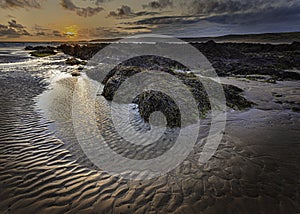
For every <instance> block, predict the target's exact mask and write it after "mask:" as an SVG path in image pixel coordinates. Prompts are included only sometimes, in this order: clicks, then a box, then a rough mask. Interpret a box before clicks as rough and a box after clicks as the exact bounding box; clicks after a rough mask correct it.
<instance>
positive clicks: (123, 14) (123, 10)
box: [108, 5, 159, 19]
mask: <svg viewBox="0 0 300 214" xmlns="http://www.w3.org/2000/svg"><path fill="white" fill-rule="evenodd" d="M156 14H159V13H157V12H148V11H140V12H134V11H133V10H132V9H131V7H129V6H127V5H122V7H120V8H118V9H117V10H116V11H111V12H110V13H109V15H108V16H109V17H116V18H119V19H128V18H133V17H138V16H147V15H156Z"/></svg>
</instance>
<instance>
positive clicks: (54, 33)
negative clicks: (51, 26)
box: [52, 30, 63, 37]
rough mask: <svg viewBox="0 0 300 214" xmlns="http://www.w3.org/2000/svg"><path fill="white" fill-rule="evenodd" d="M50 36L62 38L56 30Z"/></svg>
mask: <svg viewBox="0 0 300 214" xmlns="http://www.w3.org/2000/svg"><path fill="white" fill-rule="evenodd" d="M52 35H53V36H55V37H63V35H62V34H61V33H60V32H59V31H58V30H54V31H52Z"/></svg>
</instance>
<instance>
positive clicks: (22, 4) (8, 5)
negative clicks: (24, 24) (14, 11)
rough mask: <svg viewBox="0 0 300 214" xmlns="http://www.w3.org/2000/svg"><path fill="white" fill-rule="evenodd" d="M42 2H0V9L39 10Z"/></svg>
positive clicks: (22, 0) (3, 0) (34, 0)
mask: <svg viewBox="0 0 300 214" xmlns="http://www.w3.org/2000/svg"><path fill="white" fill-rule="evenodd" d="M42 1H43V0H0V8H3V9H7V8H41V2H42Z"/></svg>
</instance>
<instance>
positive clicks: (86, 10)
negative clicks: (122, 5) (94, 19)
mask: <svg viewBox="0 0 300 214" xmlns="http://www.w3.org/2000/svg"><path fill="white" fill-rule="evenodd" d="M61 5H62V7H63V8H65V9H66V10H70V11H74V12H76V14H77V15H78V16H82V17H90V16H94V15H96V14H98V13H99V12H101V11H102V10H104V9H103V8H102V7H99V6H97V7H78V6H76V5H75V4H74V3H73V2H72V1H71V0H62V2H61Z"/></svg>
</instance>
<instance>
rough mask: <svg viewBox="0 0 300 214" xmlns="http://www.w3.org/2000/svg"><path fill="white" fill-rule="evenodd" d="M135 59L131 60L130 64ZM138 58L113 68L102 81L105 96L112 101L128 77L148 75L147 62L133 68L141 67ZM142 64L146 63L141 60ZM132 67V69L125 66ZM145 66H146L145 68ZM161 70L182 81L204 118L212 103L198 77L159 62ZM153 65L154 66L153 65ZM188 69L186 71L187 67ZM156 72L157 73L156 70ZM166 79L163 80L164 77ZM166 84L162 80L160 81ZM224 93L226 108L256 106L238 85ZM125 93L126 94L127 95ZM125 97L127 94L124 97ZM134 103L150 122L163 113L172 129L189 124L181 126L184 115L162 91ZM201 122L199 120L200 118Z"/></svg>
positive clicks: (142, 95)
mask: <svg viewBox="0 0 300 214" xmlns="http://www.w3.org/2000/svg"><path fill="white" fill-rule="evenodd" d="M131 60H132V59H130V61H131ZM138 61H139V59H137V58H135V59H134V62H135V63H132V62H131V63H129V62H124V63H123V64H122V65H119V66H117V67H116V68H115V69H113V70H112V71H111V72H110V73H109V74H108V75H107V77H106V78H105V79H104V80H103V82H102V83H103V84H104V89H103V93H102V95H103V96H104V97H105V98H106V99H107V100H109V101H111V100H113V98H114V96H115V93H116V92H117V90H118V89H119V87H120V86H121V84H122V83H124V81H125V80H126V79H128V78H129V77H131V76H133V75H135V74H138V73H140V72H145V71H148V70H147V66H145V63H144V62H140V64H141V65H142V66H141V67H143V68H141V67H138V66H134V65H137V64H138ZM141 61H143V60H141ZM156 61H157V62H160V61H164V58H161V59H158V58H157V59H156ZM124 64H125V65H126V64H127V65H128V64H129V65H131V66H125V65H124ZM143 65H144V66H143ZM157 65H159V66H158V67H159V68H160V69H159V71H160V72H166V73H168V74H171V75H173V76H175V77H176V78H177V79H179V80H181V81H182V83H183V84H185V86H186V87H187V88H188V90H189V91H190V92H191V94H192V95H193V98H194V100H195V101H196V104H197V107H198V109H197V110H198V114H199V115H200V117H204V116H205V114H206V113H207V112H208V111H209V110H210V109H211V106H210V101H209V98H208V95H207V93H206V90H205V87H204V86H203V83H202V82H201V80H200V79H199V77H197V76H196V75H194V74H192V73H189V72H177V71H175V70H171V69H169V68H166V67H165V66H160V65H161V64H160V63H157ZM151 66H152V65H151ZM178 66H182V65H178ZM156 67H157V66H156ZM185 69H186V70H188V69H187V68H185ZM154 72H155V71H154ZM162 79H163V78H162ZM159 81H163V80H159ZM205 81H206V84H207V85H210V84H211V87H213V84H215V82H214V81H213V80H205ZM161 84H168V85H167V86H168V87H170V88H172V87H176V85H172V83H170V82H165V83H164V82H161ZM223 88H224V93H225V97H226V100H227V106H228V107H230V108H233V109H244V108H248V107H251V106H252V105H253V103H251V102H249V101H248V100H246V99H245V98H244V97H242V96H241V93H242V92H243V90H241V89H240V88H237V87H235V86H230V85H224V87H223ZM124 93H126V92H124ZM125 95H126V94H124V96H125ZM180 99H181V100H180V101H181V103H187V105H188V101H187V102H185V100H184V99H185V98H184V97H183V98H180ZM132 103H136V104H137V105H138V109H139V113H140V115H141V117H142V118H143V119H144V120H145V121H147V122H149V117H150V115H151V113H153V112H155V111H160V112H163V113H164V115H165V116H166V119H167V124H168V126H169V127H180V126H181V125H187V124H181V120H180V118H181V114H180V110H179V108H178V106H177V105H176V103H175V101H174V100H172V98H171V97H169V96H168V95H166V94H163V93H162V92H160V91H155V90H148V91H143V92H141V93H140V95H139V96H137V97H136V98H134V99H133V100H132ZM194 115H195V114H194V112H190V117H191V119H189V120H188V121H190V122H196V121H195V120H194V119H193V118H194ZM197 119H199V118H197Z"/></svg>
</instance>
